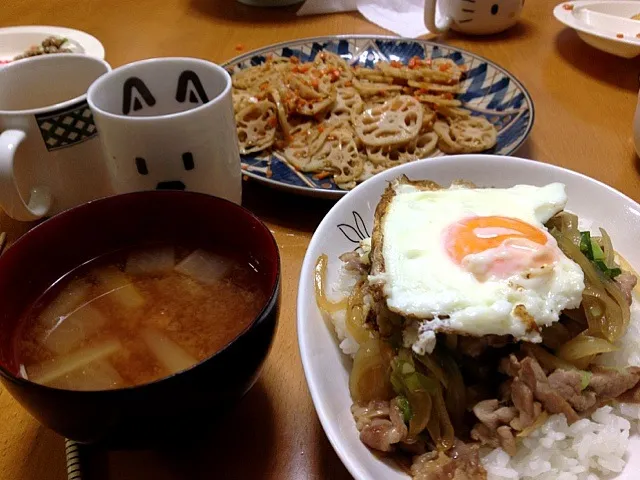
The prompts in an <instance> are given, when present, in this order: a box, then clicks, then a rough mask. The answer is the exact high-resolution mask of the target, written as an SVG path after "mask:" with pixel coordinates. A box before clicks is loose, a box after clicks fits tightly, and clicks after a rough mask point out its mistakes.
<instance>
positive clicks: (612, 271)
mask: <svg viewBox="0 0 640 480" xmlns="http://www.w3.org/2000/svg"><path fill="white" fill-rule="evenodd" d="M580 251H581V252H582V253H583V254H584V256H585V257H587V258H588V259H589V260H590V261H591V262H592V263H593V264H594V265H595V266H596V267H597V268H598V270H600V272H602V273H603V274H604V276H605V277H607V278H610V279H614V278H615V277H617V276H618V275H620V274H621V273H622V270H620V269H619V268H618V267H612V268H609V267H608V266H607V264H606V263H605V262H604V259H605V253H604V251H603V250H602V247H601V246H600V245H599V244H598V242H597V241H596V240H594V239H592V238H591V234H590V233H589V232H580Z"/></svg>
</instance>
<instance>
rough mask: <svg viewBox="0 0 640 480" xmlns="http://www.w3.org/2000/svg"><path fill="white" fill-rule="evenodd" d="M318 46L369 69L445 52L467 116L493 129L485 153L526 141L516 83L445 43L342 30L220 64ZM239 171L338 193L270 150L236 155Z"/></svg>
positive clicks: (310, 52) (231, 67) (528, 104)
mask: <svg viewBox="0 0 640 480" xmlns="http://www.w3.org/2000/svg"><path fill="white" fill-rule="evenodd" d="M323 50H326V51H330V52H333V53H337V54H339V55H340V56H341V57H342V58H344V59H345V60H346V61H347V62H348V63H349V64H350V65H353V66H359V67H363V68H374V67H375V65H376V63H377V62H379V61H391V60H397V61H401V62H403V63H408V62H409V60H410V59H411V58H412V57H414V56H418V57H420V58H431V59H435V58H440V57H446V58H450V59H452V60H453V61H455V62H456V63H457V64H458V65H464V66H465V67H466V68H467V72H466V73H465V75H464V77H463V80H462V81H461V83H460V87H461V92H460V94H458V96H457V98H458V99H459V100H460V101H461V102H462V107H464V108H466V109H468V110H470V111H471V112H472V115H481V116H483V117H485V118H486V119H487V120H488V121H489V122H491V123H492V124H493V125H495V127H496V129H497V131H498V137H497V143H496V146H495V147H494V148H493V149H491V150H490V151H488V152H487V153H492V154H497V155H509V154H512V153H513V152H515V151H516V150H517V149H518V148H519V147H520V146H521V145H522V144H523V142H524V141H525V140H526V138H527V136H528V135H529V132H530V131H531V128H532V127H533V120H534V106H533V100H532V99H531V96H530V95H529V93H528V92H527V90H526V88H525V87H524V85H522V83H521V82H520V81H519V80H518V79H517V78H516V77H514V76H513V75H512V74H511V73H509V72H507V71H506V70H505V69H503V68H502V67H500V66H498V65H496V64H494V63H493V62H491V61H489V60H487V59H486V58H482V57H480V56H478V55H475V54H473V53H470V52H467V51H465V50H461V49H459V48H455V47H451V46H448V45H442V44H437V43H433V42H427V41H424V40H413V39H407V38H395V37H383V36H370V35H361V36H360V35H348V36H329V37H316V38H307V39H302V40H296V41H293V42H284V43H280V44H277V45H271V46H268V47H265V48H262V49H260V50H255V51H253V52H249V53H246V54H244V55H241V56H239V57H237V58H234V59H233V60H230V61H229V62H227V63H226V64H224V67H225V68H226V69H227V70H228V71H229V72H231V73H233V72H237V71H240V70H242V69H244V68H248V67H250V66H252V65H257V64H260V63H262V62H264V61H265V59H266V57H267V55H275V56H284V57H290V56H295V57H298V58H299V59H300V60H301V61H303V62H308V61H311V60H313V59H314V58H315V56H316V54H318V52H321V51H323ZM242 169H243V172H242V173H243V174H245V175H247V176H248V177H251V178H252V179H255V180H257V181H259V182H261V183H264V184H266V185H269V186H272V187H274V188H278V189H282V190H286V191H289V192H292V193H296V194H299V195H308V196H312V197H323V198H333V199H336V198H340V197H342V196H343V195H345V194H346V193H347V192H346V191H345V190H340V189H339V188H338V187H337V186H336V184H335V183H334V182H333V180H332V179H327V178H318V177H317V176H315V175H314V174H313V173H303V172H300V171H298V170H296V169H295V168H293V166H292V165H291V164H289V163H288V162H287V161H286V159H285V158H284V157H283V156H282V155H280V154H279V153H277V152H275V153H273V152H268V151H265V152H259V153H253V154H248V155H242Z"/></svg>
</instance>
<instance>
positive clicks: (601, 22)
mask: <svg viewBox="0 0 640 480" xmlns="http://www.w3.org/2000/svg"><path fill="white" fill-rule="evenodd" d="M638 14H640V5H639V4H638V2H637V1H620V0H614V1H612V0H605V1H602V0H597V1H594V0H586V1H584V0H583V1H578V2H565V3H561V4H558V5H557V6H556V7H555V8H554V9H553V15H554V16H555V17H556V19H557V20H558V21H560V22H562V23H563V24H565V25H566V26H567V27H570V28H573V29H574V30H575V31H576V33H577V34H578V36H579V37H580V38H581V39H582V40H583V41H584V42H585V43H587V44H589V45H591V46H592V47H594V48H597V49H598V50H602V51H603V52H607V53H611V54H612V55H616V56H618V57H623V58H633V57H637V56H638V55H640V37H639V35H640V20H634V19H632V17H633V16H635V15H638Z"/></svg>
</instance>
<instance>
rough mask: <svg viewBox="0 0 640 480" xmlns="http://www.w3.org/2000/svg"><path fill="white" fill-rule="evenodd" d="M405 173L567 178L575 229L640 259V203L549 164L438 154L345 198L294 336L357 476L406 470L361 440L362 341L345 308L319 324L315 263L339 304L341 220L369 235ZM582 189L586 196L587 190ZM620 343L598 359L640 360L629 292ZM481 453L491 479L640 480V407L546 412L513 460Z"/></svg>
mask: <svg viewBox="0 0 640 480" xmlns="http://www.w3.org/2000/svg"><path fill="white" fill-rule="evenodd" d="M461 172H462V173H461ZM402 174H406V175H408V176H409V177H410V178H414V179H431V180H434V181H437V182H440V183H442V184H447V183H450V182H451V181H454V180H457V179H459V178H464V179H465V180H470V181H473V182H476V183H477V184H478V185H494V186H496V187H508V186H512V185H514V184H518V183H526V184H531V185H544V184H546V183H548V182H549V181H559V182H562V183H565V184H566V185H567V191H568V195H569V204H568V206H567V209H568V210H571V211H573V212H575V213H577V214H578V215H579V216H580V217H581V224H582V225H581V227H588V226H589V225H591V224H592V225H593V228H592V230H595V231H597V227H603V228H605V229H607V231H608V232H609V234H610V235H611V237H612V240H613V244H614V247H615V248H616V250H618V251H619V252H620V253H621V254H622V255H623V256H624V257H625V258H626V259H627V260H629V262H630V263H631V264H632V265H640V251H638V250H637V248H636V246H635V243H636V240H634V239H637V238H640V206H639V205H638V204H637V203H635V202H634V201H633V200H631V199H629V198H628V197H625V196H624V195H622V194H621V193H619V192H617V191H615V190H613V189H611V188H610V187H608V186H606V185H604V184H601V183H599V182H597V181H595V180H593V179H590V178H588V177H585V176H583V175H580V174H577V173H575V172H571V171H568V170H565V169H562V168H559V167H555V166H551V165H548V164H541V163H538V162H533V161H528V160H522V159H516V158H509V157H496V156H487V155H461V156H457V157H456V156H453V157H444V158H438V159H431V160H427V161H419V162H414V163H411V164H406V165H403V166H400V167H396V168H394V169H391V170H388V171H386V172H383V173H382V174H379V175H377V176H376V177H374V178H372V179H371V180H368V181H367V182H365V183H363V184H362V185H360V186H359V187H357V188H356V189H354V190H353V191H352V192H350V193H349V194H348V195H346V196H345V197H344V198H343V199H342V200H340V201H339V202H338V203H337V204H336V206H334V208H333V209H332V210H331V211H330V212H329V214H328V215H327V216H326V217H325V219H324V220H323V222H322V223H321V224H320V226H319V227H318V229H317V230H316V232H315V234H314V238H313V239H312V241H311V244H310V246H309V249H308V251H307V254H306V256H305V260H304V263H303V268H302V272H301V279H300V286H299V291H298V340H299V346H300V353H301V358H302V362H303V366H304V369H305V375H306V377H307V382H308V385H309V389H310V392H311V395H312V398H313V401H314V405H315V407H316V410H317V412H318V416H319V417H320V421H321V423H322V425H323V428H324V429H325V432H326V433H327V436H328V438H329V440H330V442H331V443H332V445H333V447H334V449H335V450H336V452H337V453H338V455H339V456H340V458H341V459H342V461H343V462H344V464H345V466H346V467H347V468H348V469H349V471H350V472H351V474H352V475H353V476H354V477H355V478H356V479H358V480H374V479H376V480H377V479H379V478H385V479H389V480H401V479H408V476H407V475H406V474H405V473H403V472H402V471H401V470H399V468H398V467H397V466H396V465H394V464H393V462H391V461H389V460H387V459H381V458H380V457H377V456H375V455H374V454H373V453H371V451H370V450H368V449H367V448H366V446H364V445H363V444H362V443H361V442H360V441H359V438H358V431H357V429H356V426H355V422H354V421H353V418H352V416H351V413H350V410H349V409H350V406H351V403H352V402H351V398H350V396H349V389H348V375H349V371H350V368H351V361H350V357H351V356H353V355H354V354H355V353H356V351H357V348H358V345H357V343H356V342H355V341H354V340H353V339H351V338H349V336H348V332H347V330H346V327H345V316H344V313H343V312H340V313H338V314H336V315H334V316H333V318H331V320H330V321H328V320H329V319H325V321H323V317H322V314H321V313H320V311H319V309H318V308H317V305H316V302H315V295H314V290H313V269H314V266H315V263H316V260H317V258H318V256H319V255H321V254H323V253H324V254H327V256H328V258H329V261H328V276H327V279H328V283H329V285H328V288H329V290H330V291H329V292H328V296H329V298H331V299H333V300H338V299H340V298H343V297H344V296H345V295H348V294H349V292H350V290H351V287H352V286H353V284H354V278H353V275H352V274H350V273H349V272H346V271H345V270H344V269H343V267H342V262H341V261H340V260H339V259H338V257H339V255H341V254H342V253H344V252H347V251H350V250H353V249H354V248H355V247H356V244H355V243H354V241H353V240H354V238H353V237H354V234H353V232H352V230H350V229H349V230H348V231H347V232H345V231H344V230H345V225H346V226H349V225H350V226H352V227H354V230H360V229H358V228H356V227H357V223H358V220H357V219H355V215H354V212H358V213H359V214H360V216H361V217H362V220H363V221H364V224H365V225H364V229H365V230H367V229H368V232H367V233H368V234H370V232H371V227H372V225H373V212H374V210H375V207H376V205H377V202H378V200H379V198H380V195H381V193H382V192H383V190H384V188H385V187H386V185H387V181H389V180H392V179H394V178H397V177H398V176H399V175H402ZM585 191H588V192H589V194H588V195H585V194H584V192H585ZM613 211H615V212H616V214H615V215H612V213H611V212H613ZM585 212H588V213H589V214H588V215H586V214H585ZM587 217H588V218H587ZM594 219H598V220H594ZM583 221H584V224H583ZM354 222H355V223H354ZM336 227H337V228H336ZM347 234H348V236H347ZM345 237H347V238H349V237H351V238H349V240H346V239H345ZM636 252H638V253H636ZM328 327H329V328H328ZM331 327H333V328H331ZM338 346H339V348H338ZM618 346H619V348H620V349H619V350H618V351H617V352H614V353H611V354H606V355H603V356H602V357H601V359H600V362H601V363H602V364H604V365H612V366H614V365H615V366H617V367H622V366H631V365H635V366H640V300H638V298H634V304H633V305H632V319H631V323H630V325H629V328H628V331H627V334H626V335H625V336H624V337H623V338H622V339H621V341H620V343H619V345H618ZM481 458H482V463H483V465H484V467H485V469H486V470H487V473H488V479H489V480H534V479H535V480H597V479H611V480H613V479H616V480H636V479H640V405H631V404H612V405H610V406H605V407H602V408H600V409H598V410H597V411H596V412H594V413H593V415H591V417H590V418H588V419H582V420H580V421H578V422H576V423H574V424H573V425H571V426H569V425H567V422H566V419H565V417H564V416H563V415H552V416H550V417H549V418H548V419H547V421H546V423H545V424H544V425H543V426H541V427H540V428H539V429H538V430H536V431H535V432H533V433H532V434H531V435H530V436H529V437H527V438H525V439H523V441H522V442H519V443H518V452H517V455H516V456H515V457H510V456H509V455H508V454H506V453H505V452H504V451H502V450H501V449H499V448H498V449H489V448H485V449H483V450H482V451H481Z"/></svg>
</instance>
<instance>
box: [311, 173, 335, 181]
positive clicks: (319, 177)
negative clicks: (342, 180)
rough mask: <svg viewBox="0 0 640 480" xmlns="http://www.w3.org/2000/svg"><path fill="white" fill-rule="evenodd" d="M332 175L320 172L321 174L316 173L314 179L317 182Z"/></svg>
mask: <svg viewBox="0 0 640 480" xmlns="http://www.w3.org/2000/svg"><path fill="white" fill-rule="evenodd" d="M331 175H332V173H331V172H320V173H316V174H315V175H314V176H313V178H315V179H316V180H324V179H325V178H327V177H330V176H331Z"/></svg>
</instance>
